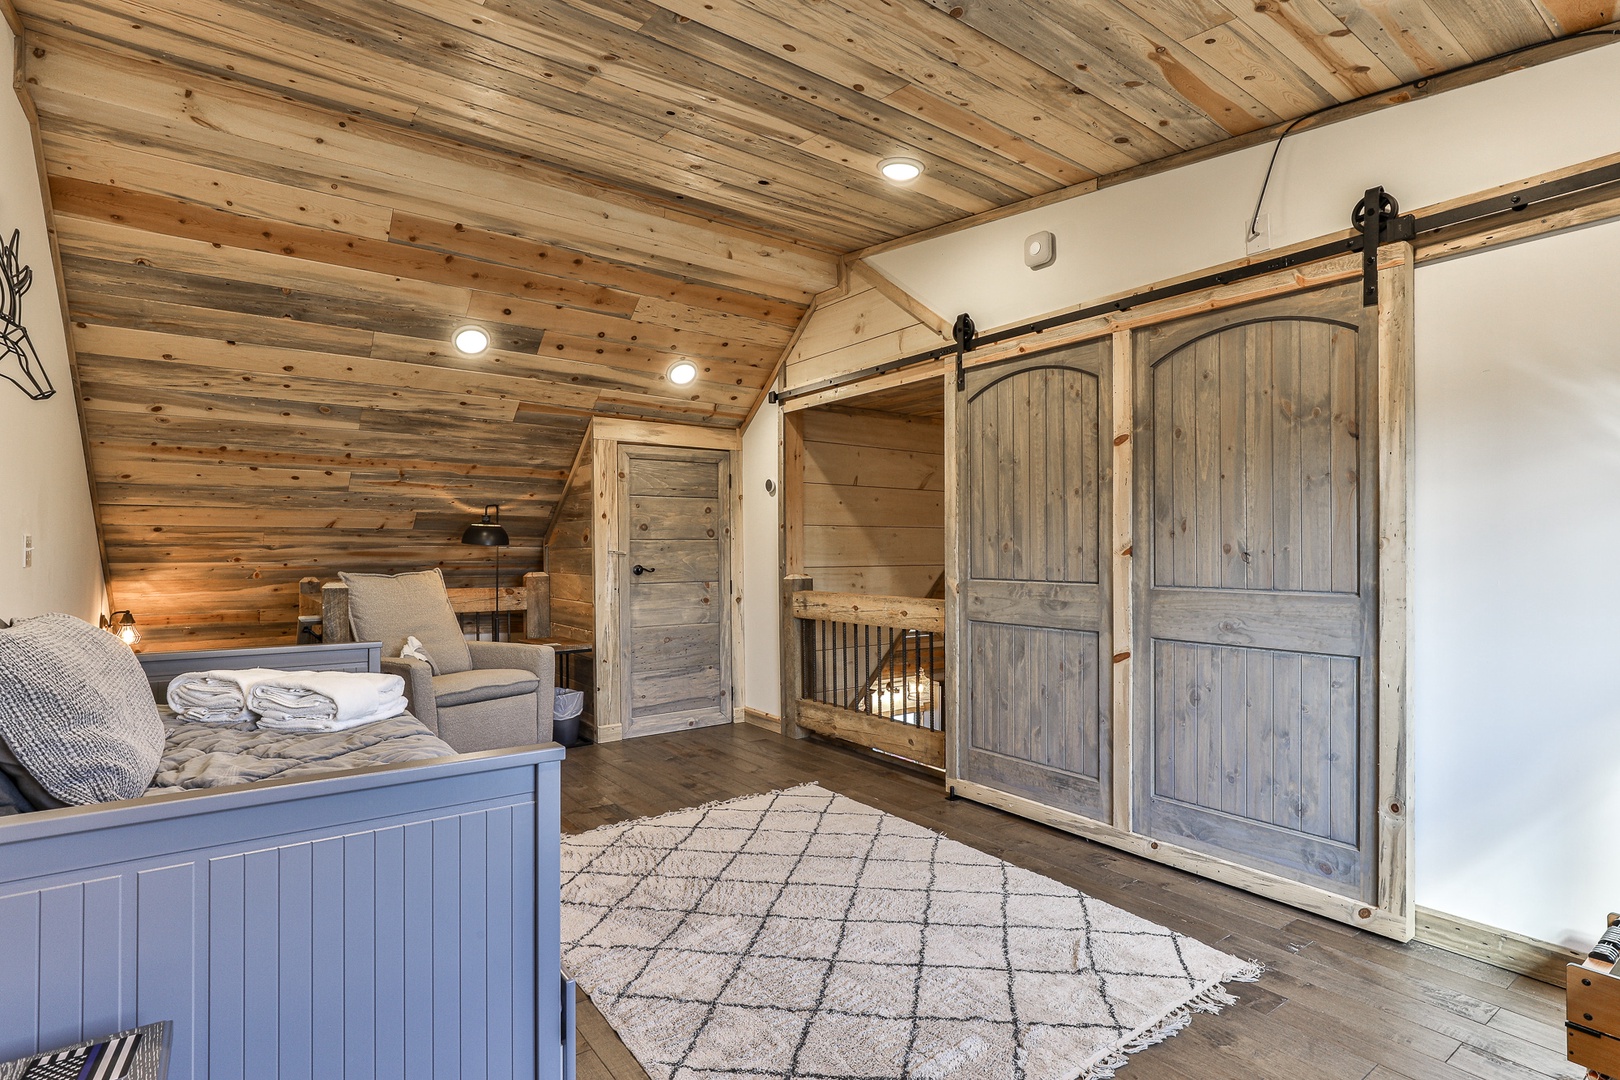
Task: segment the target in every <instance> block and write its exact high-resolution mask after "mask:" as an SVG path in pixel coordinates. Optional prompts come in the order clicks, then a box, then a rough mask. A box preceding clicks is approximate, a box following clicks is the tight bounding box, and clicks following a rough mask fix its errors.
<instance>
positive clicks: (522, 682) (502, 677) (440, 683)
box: [433, 668, 540, 709]
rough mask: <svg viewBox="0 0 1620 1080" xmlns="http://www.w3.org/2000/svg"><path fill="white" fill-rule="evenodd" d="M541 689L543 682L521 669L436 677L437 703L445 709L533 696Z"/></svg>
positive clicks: (495, 669) (435, 693)
mask: <svg viewBox="0 0 1620 1080" xmlns="http://www.w3.org/2000/svg"><path fill="white" fill-rule="evenodd" d="M538 689H540V680H539V679H537V678H535V677H534V672H532V671H520V670H518V669H517V668H484V669H482V670H478V671H461V672H457V673H455V674H453V675H435V676H434V677H433V700H434V701H435V702H436V703H437V704H438V706H439V708H441V709H449V708H453V707H455V706H457V705H472V704H474V703H475V702H479V701H494V700H496V699H497V698H508V697H517V696H519V695H521V694H532V693H534V692H535V691H536V690H538Z"/></svg>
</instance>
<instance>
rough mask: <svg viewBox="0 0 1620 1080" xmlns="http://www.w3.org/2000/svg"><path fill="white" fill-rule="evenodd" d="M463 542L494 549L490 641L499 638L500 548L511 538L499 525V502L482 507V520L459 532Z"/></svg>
mask: <svg viewBox="0 0 1620 1080" xmlns="http://www.w3.org/2000/svg"><path fill="white" fill-rule="evenodd" d="M491 510H493V511H495V517H494V520H491V519H490V516H489V512H490V511H491ZM461 542H462V543H463V544H475V545H477V546H479V547H492V548H494V549H495V611H494V613H493V614H492V615H490V617H489V637H490V640H491V641H499V640H501V548H503V547H506V546H508V545H509V544H511V543H512V538H511V537H509V536H507V535H506V529H505V528H504V527H503V526H502V525H501V507H500V504H499V503H490V504H489V505H487V506H485V507H484V520H482V521H475V522H473V523H472V524H471V525H468V526H467V528H466V529H465V530H463V531H462V534H461ZM477 632H478V616H477V615H476V614H475V615H474V616H473V633H474V634H477Z"/></svg>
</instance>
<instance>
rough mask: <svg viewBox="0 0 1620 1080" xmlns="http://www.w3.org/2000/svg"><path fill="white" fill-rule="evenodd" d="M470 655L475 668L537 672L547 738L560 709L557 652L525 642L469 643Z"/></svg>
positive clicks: (543, 731) (543, 724) (544, 730)
mask: <svg viewBox="0 0 1620 1080" xmlns="http://www.w3.org/2000/svg"><path fill="white" fill-rule="evenodd" d="M467 651H468V652H470V653H472V662H473V667H474V668H516V669H518V670H519V671H532V672H534V677H535V678H537V679H539V680H540V689H539V694H540V731H541V733H542V734H545V733H547V732H549V731H550V730H551V716H552V713H553V712H554V711H555V710H556V706H557V695H556V687H557V650H556V649H553V648H552V647H551V646H550V645H528V644H525V643H523V642H521V641H469V642H467ZM546 737H547V738H549V737H550V736H549V735H547V736H546Z"/></svg>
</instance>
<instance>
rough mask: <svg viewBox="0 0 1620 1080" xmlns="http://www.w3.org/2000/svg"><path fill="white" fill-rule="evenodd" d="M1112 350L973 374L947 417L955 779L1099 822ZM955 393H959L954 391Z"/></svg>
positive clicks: (1103, 790) (1106, 789)
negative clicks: (951, 446)
mask: <svg viewBox="0 0 1620 1080" xmlns="http://www.w3.org/2000/svg"><path fill="white" fill-rule="evenodd" d="M1109 363H1110V359H1109V344H1108V342H1106V341H1104V342H1093V343H1089V344H1086V345H1082V346H1077V347H1074V348H1070V349H1065V350H1061V351H1056V352H1052V353H1046V354H1043V355H1041V356H1039V357H1034V358H1030V359H1025V360H1019V361H1014V362H1010V363H1007V364H999V365H993V366H989V367H985V368H981V369H978V370H975V371H973V372H971V373H970V374H969V375H968V377H967V386H966V389H965V391H964V392H963V393H960V394H955V398H954V400H953V401H952V402H951V405H950V408H951V410H952V423H953V433H952V436H951V437H952V438H953V439H954V440H955V456H954V465H955V478H954V488H953V497H954V502H955V507H956V509H955V513H954V515H953V516H952V521H951V525H950V527H951V529H952V530H953V532H952V533H951V543H950V545H949V547H950V551H949V555H948V558H949V559H950V560H951V570H950V572H949V575H948V576H949V578H950V579H951V580H952V581H954V582H955V583H956V586H957V590H956V594H955V595H954V596H952V597H951V600H950V602H951V606H952V610H953V613H954V628H953V629H954V633H953V640H954V642H955V643H956V645H955V651H954V656H953V658H952V659H953V665H954V670H955V673H956V676H955V680H954V683H955V686H956V687H957V693H958V696H957V698H956V709H955V711H954V714H953V715H954V716H955V717H956V723H955V724H954V727H953V730H952V733H951V738H952V739H953V740H954V747H953V750H954V752H953V756H952V761H951V768H950V774H951V779H952V780H962V781H966V782H967V783H968V784H972V785H976V786H979V787H983V788H988V789H991V790H994V791H997V792H1002V793H1005V794H1007V795H1012V796H1014V797H1017V798H1020V799H1027V800H1030V801H1033V802H1035V803H1039V804H1041V805H1044V806H1050V807H1054V808H1057V809H1060V810H1064V811H1067V812H1070V813H1073V814H1078V815H1082V816H1085V817H1090V818H1101V819H1103V820H1107V818H1108V817H1109V811H1108V807H1109V806H1110V803H1111V800H1112V784H1111V782H1110V776H1109V773H1110V768H1111V760H1112V754H1111V752H1110V751H1111V746H1110V726H1109V713H1110V709H1109V703H1110V689H1109V676H1108V671H1109V662H1108V658H1109V655H1110V649H1111V647H1112V646H1111V641H1110V633H1109V626H1110V623H1109V611H1110V607H1109V587H1108V577H1109V566H1110V560H1109V542H1108V539H1107V538H1108V535H1109V534H1108V529H1107V526H1106V523H1107V521H1108V520H1109V513H1110V509H1109V508H1110V506H1111V504H1112V500H1111V497H1110V488H1109V478H1110V464H1109V463H1110V444H1111V439H1110V436H1111V433H1112V429H1111V423H1110V420H1109V416H1110V403H1111V400H1112V399H1111V391H1110V386H1111V373H1110V370H1109ZM951 392H952V393H954V391H951Z"/></svg>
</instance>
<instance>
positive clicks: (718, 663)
mask: <svg viewBox="0 0 1620 1080" xmlns="http://www.w3.org/2000/svg"><path fill="white" fill-rule="evenodd" d="M618 460H619V470H618V482H619V489H620V492H621V497H622V503H621V506H622V513H621V514H620V515H619V520H620V521H621V522H622V523H623V528H624V535H625V541H624V543H625V550H624V552H623V553H622V556H621V555H620V554H619V553H615V555H614V558H615V559H616V560H617V561H619V562H620V563H621V564H622V565H621V566H620V568H619V569H620V572H619V574H618V580H619V581H620V583H621V586H620V590H619V627H620V632H619V637H618V649H619V664H618V671H619V675H618V679H619V689H620V693H621V694H622V695H623V696H622V699H621V700H622V701H623V702H624V709H623V713H622V715H623V716H624V731H623V734H624V737H625V738H631V737H633V736H637V735H653V734H657V733H659V732H663V731H675V730H679V729H684V728H694V727H707V726H708V725H710V724H726V723H730V722H731V719H732V715H731V707H732V671H731V664H732V646H731V611H730V605H729V604H728V603H727V601H726V598H727V597H728V596H729V595H730V587H729V582H730V580H731V527H732V522H731V501H732V500H731V455H730V454H728V453H726V452H724V451H713V450H677V449H659V448H654V447H640V446H621V448H620V450H619V455H618Z"/></svg>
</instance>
